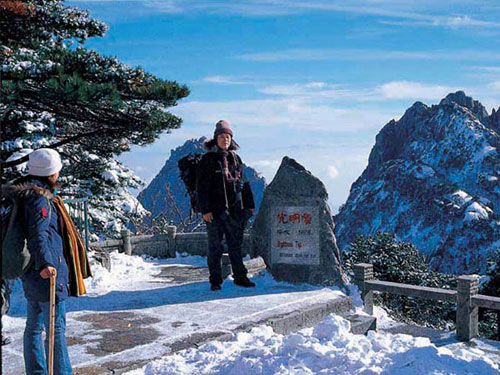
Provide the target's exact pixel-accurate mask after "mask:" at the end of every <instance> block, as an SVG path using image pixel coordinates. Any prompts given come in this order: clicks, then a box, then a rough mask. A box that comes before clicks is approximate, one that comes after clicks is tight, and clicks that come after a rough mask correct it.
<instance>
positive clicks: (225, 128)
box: [214, 120, 233, 139]
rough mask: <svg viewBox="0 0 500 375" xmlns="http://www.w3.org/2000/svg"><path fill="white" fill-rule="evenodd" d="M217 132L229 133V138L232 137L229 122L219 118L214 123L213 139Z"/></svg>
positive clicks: (215, 137)
mask: <svg viewBox="0 0 500 375" xmlns="http://www.w3.org/2000/svg"><path fill="white" fill-rule="evenodd" d="M219 134H229V135H230V136H231V138H232V137H233V131H232V130H231V128H230V127H229V122H227V121H226V120H220V121H219V122H218V123H217V124H215V132H214V139H217V136H218V135H219Z"/></svg>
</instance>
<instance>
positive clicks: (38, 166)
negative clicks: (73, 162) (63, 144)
mask: <svg viewBox="0 0 500 375" xmlns="http://www.w3.org/2000/svg"><path fill="white" fill-rule="evenodd" d="M61 169H62V163H61V157H60V156H59V153H58V152H57V151H56V150H53V149H51V148H40V149H38V150H35V151H33V152H32V153H31V154H30V155H29V160H28V173H29V174H30V175H32V176H41V177H47V176H51V175H53V174H54V173H57V172H59V171H60V170H61Z"/></svg>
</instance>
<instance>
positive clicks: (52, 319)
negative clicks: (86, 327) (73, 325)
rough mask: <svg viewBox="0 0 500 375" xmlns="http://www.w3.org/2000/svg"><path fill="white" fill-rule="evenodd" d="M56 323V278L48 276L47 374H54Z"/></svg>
mask: <svg viewBox="0 0 500 375" xmlns="http://www.w3.org/2000/svg"><path fill="white" fill-rule="evenodd" d="M55 325H56V278H55V276H51V277H50V321H49V360H48V362H49V363H48V365H49V375H53V374H54V332H55Z"/></svg>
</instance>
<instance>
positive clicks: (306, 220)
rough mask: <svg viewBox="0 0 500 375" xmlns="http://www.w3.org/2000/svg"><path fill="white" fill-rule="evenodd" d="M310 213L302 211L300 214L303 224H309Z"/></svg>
mask: <svg viewBox="0 0 500 375" xmlns="http://www.w3.org/2000/svg"><path fill="white" fill-rule="evenodd" d="M311 219H312V218H311V214H309V213H304V214H302V221H303V222H304V224H305V225H311Z"/></svg>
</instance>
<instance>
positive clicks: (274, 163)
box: [248, 160, 280, 168]
mask: <svg viewBox="0 0 500 375" xmlns="http://www.w3.org/2000/svg"><path fill="white" fill-rule="evenodd" d="M248 165H251V166H253V167H256V168H263V167H278V166H279V165H280V161H279V160H255V161H250V162H249V163H248Z"/></svg>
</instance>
